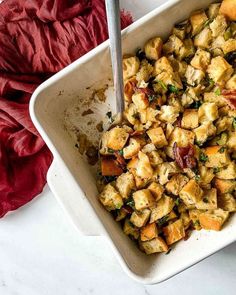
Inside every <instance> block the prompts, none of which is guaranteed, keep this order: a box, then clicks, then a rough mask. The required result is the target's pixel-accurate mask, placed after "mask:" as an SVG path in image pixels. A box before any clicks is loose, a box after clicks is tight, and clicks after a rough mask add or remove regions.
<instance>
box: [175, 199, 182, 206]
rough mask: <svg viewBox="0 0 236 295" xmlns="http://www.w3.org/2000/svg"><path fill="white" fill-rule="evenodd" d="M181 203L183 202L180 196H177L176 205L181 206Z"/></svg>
mask: <svg viewBox="0 0 236 295" xmlns="http://www.w3.org/2000/svg"><path fill="white" fill-rule="evenodd" d="M180 203H181V199H180V198H177V199H176V200H175V205H176V206H179V204H180Z"/></svg>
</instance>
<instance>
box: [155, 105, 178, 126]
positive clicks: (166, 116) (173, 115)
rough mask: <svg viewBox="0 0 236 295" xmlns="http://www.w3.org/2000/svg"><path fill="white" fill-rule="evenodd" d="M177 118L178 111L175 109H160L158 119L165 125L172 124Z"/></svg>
mask: <svg viewBox="0 0 236 295" xmlns="http://www.w3.org/2000/svg"><path fill="white" fill-rule="evenodd" d="M178 116H179V111H178V109H177V108H175V107H173V106H169V105H164V106H162V107H161V110H160V115H159V119H160V120H161V121H164V122H167V123H171V124H172V123H174V122H175V121H176V119H177V117H178Z"/></svg>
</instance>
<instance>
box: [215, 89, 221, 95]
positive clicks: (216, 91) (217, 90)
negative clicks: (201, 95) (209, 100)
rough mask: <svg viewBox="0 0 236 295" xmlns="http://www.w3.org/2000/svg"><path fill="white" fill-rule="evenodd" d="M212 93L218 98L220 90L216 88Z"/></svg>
mask: <svg viewBox="0 0 236 295" xmlns="http://www.w3.org/2000/svg"><path fill="white" fill-rule="evenodd" d="M214 93H215V95H218V96H219V95H221V91H220V88H217V89H216V90H215V92H214Z"/></svg>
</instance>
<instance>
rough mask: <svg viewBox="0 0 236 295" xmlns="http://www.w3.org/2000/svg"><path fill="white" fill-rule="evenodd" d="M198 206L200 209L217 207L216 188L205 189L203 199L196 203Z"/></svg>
mask: <svg viewBox="0 0 236 295" xmlns="http://www.w3.org/2000/svg"><path fill="white" fill-rule="evenodd" d="M196 208H197V209H200V210H214V209H217V191H216V189H215V188H212V189H209V190H204V192H203V197H202V200H201V201H199V202H197V203H196Z"/></svg>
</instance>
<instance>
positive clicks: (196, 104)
mask: <svg viewBox="0 0 236 295" xmlns="http://www.w3.org/2000/svg"><path fill="white" fill-rule="evenodd" d="M201 105H202V103H201V102H200V101H199V100H198V101H194V102H193V103H192V104H191V105H190V108H191V109H199V107H200V106H201Z"/></svg>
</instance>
